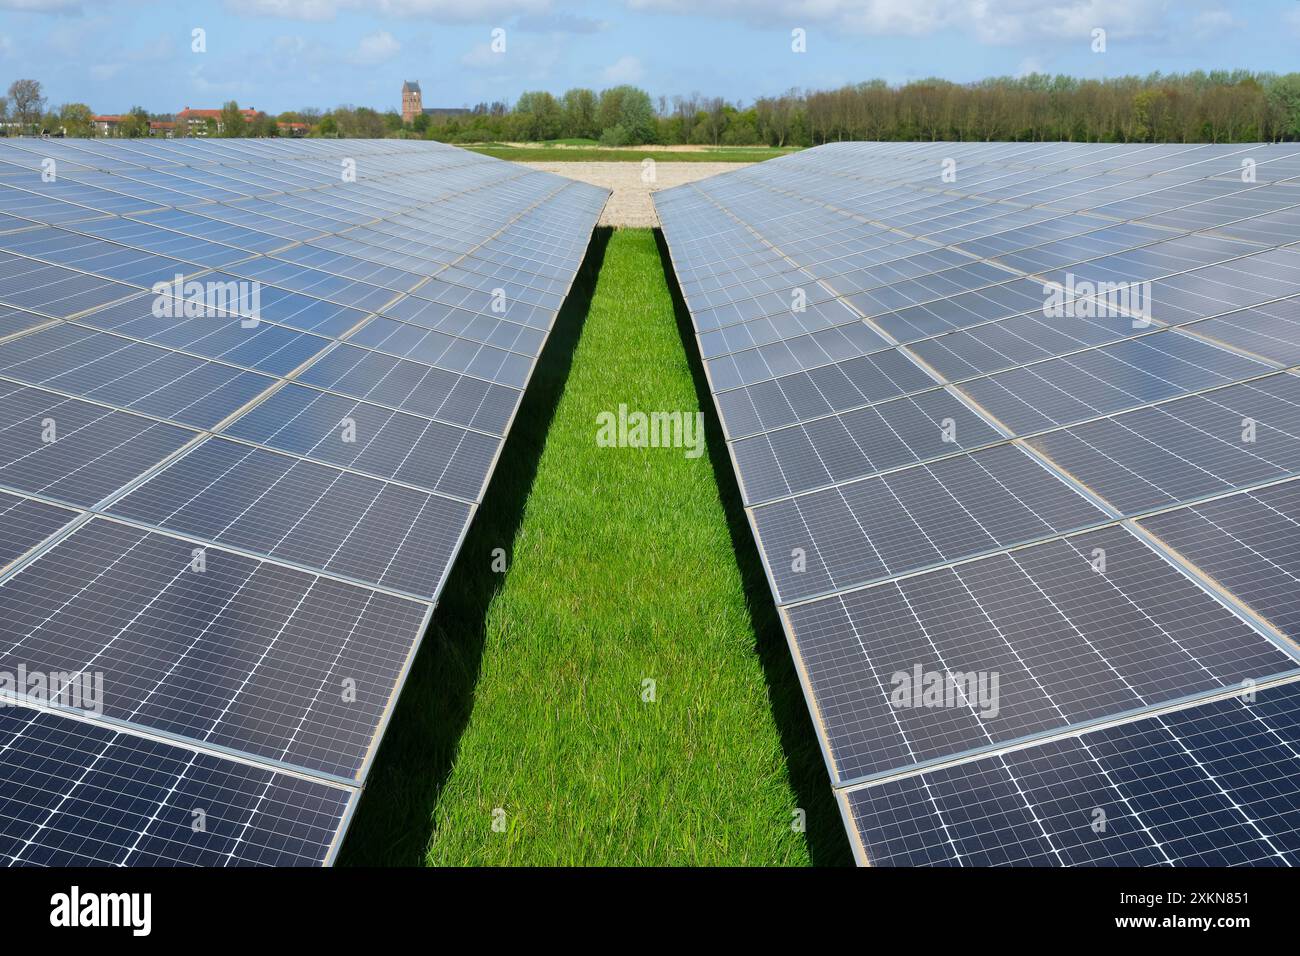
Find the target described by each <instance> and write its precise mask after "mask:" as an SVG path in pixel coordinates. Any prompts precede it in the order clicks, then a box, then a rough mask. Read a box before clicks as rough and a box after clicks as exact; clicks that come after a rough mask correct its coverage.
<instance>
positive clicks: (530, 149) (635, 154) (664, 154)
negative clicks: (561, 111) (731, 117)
mask: <svg viewBox="0 0 1300 956" xmlns="http://www.w3.org/2000/svg"><path fill="white" fill-rule="evenodd" d="M465 149H469V150H473V151H474V152H476V153H482V154H483V155H485V156H495V157H496V158H497V159H509V160H511V161H513V162H516V163H594V162H604V163H639V162H641V160H643V159H645V158H646V157H647V156H649V157H651V158H652V159H654V160H656V161H657V162H661V163H757V162H761V161H762V160H765V159H775V158H776V157H778V156H785V155H786V154H788V153H792V152H794V150H793V149H776V148H773V147H768V146H722V147H719V148H717V149H700V150H682V151H669V150H661V149H636V148H634V147H629V148H618V149H613V148H608V147H601V146H594V147H584V146H562V147H558V148H557V147H553V146H506V145H504V144H502V143H484V144H481V145H475V146H468V145H467V146H465Z"/></svg>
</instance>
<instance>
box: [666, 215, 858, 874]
mask: <svg viewBox="0 0 1300 956" xmlns="http://www.w3.org/2000/svg"><path fill="white" fill-rule="evenodd" d="M655 242H656V243H657V244H658V246H659V259H660V261H661V262H662V263H663V269H664V276H665V278H666V279H667V281H668V288H669V291H670V292H671V293H672V297H673V312H674V314H675V315H676V318H677V333H678V335H680V336H681V339H682V347H683V348H684V349H685V350H686V358H687V361H688V362H689V363H690V367H691V378H692V380H693V381H694V382H695V393H696V395H697V397H698V398H699V402H700V408H701V409H702V410H703V411H704V423H705V425H704V430H705V439H706V441H707V444H708V449H709V460H710V462H711V463H712V465H713V472H714V474H715V475H716V476H717V480H718V492H719V494H720V495H721V497H722V506H723V508H724V509H725V510H726V514H727V527H728V528H729V529H730V531H731V546H732V549H733V550H734V551H735V553H736V564H737V565H738V566H739V568H740V573H741V577H742V580H743V583H744V587H745V604H746V606H747V607H748V608H749V619H750V624H751V626H752V627H753V629H754V635H755V640H756V650H757V651H758V657H759V660H760V661H761V662H762V665H763V674H764V677H765V678H766V680H767V696H768V700H769V702H770V703H771V706H772V715H773V717H774V718H775V720H776V725H777V730H778V732H779V733H780V735H781V747H782V749H783V750H784V751H785V761H786V767H787V768H788V769H789V772H790V785H791V787H792V788H793V789H794V792H795V798H796V800H797V801H798V805H799V806H800V807H802V808H803V809H804V810H805V811H806V812H807V830H806V832H805V834H804V836H805V838H806V839H807V841H808V855H809V856H810V857H811V858H812V862H813V864H814V865H816V866H851V865H852V863H853V851H852V850H851V849H850V848H849V840H848V836H847V835H846V834H845V832H844V824H843V819H842V817H841V816H840V809H839V807H838V806H837V805H836V802H835V797H834V795H833V794H832V793H831V786H830V778H829V776H828V775H827V772H826V764H825V762H824V761H823V760H822V752H821V747H820V745H819V744H818V742H817V735H816V732H815V731H814V729H813V724H812V718H811V717H810V716H809V714H808V706H807V703H806V702H805V701H804V696H803V688H802V687H801V686H800V683H799V675H798V674H797V673H796V672H795V668H794V660H793V658H791V656H790V648H789V645H787V643H786V639H785V631H784V630H783V629H782V627H781V619H780V617H779V616H778V615H777V611H776V605H775V604H774V603H773V601H772V592H771V590H770V589H769V588H768V584H767V575H766V574H765V573H764V571H763V564H762V561H761V559H760V558H759V556H758V548H757V547H756V546H755V543H754V537H753V534H752V533H751V532H750V528H749V519H748V518H747V517H746V515H745V506H744V502H743V499H742V498H741V496H740V488H739V487H738V486H737V484H736V476H735V474H734V472H733V471H732V464H731V456H730V455H729V454H728V453H727V440H726V438H725V436H724V435H723V434H722V425H721V424H720V423H719V421H718V415H717V410H716V409H715V408H714V405H713V395H712V393H711V392H710V390H709V380H708V379H707V378H706V377H705V375H704V365H703V364H702V362H701V361H700V352H699V347H698V346H697V345H696V342H695V327H694V325H693V324H692V322H691V313H690V311H689V310H688V309H687V308H686V300H685V299H683V298H682V290H681V287H680V286H679V285H678V284H677V274H676V273H675V272H674V271H673V265H672V258H671V256H670V255H669V253H668V243H667V242H666V241H665V240H664V235H663V232H662V231H661V230H659V229H656V230H655Z"/></svg>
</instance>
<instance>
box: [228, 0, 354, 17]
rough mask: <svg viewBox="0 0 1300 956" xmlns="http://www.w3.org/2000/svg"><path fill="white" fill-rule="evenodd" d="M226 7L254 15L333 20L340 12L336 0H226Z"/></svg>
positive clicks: (233, 11) (231, 10) (233, 10)
mask: <svg viewBox="0 0 1300 956" xmlns="http://www.w3.org/2000/svg"><path fill="white" fill-rule="evenodd" d="M226 9H227V10H229V11H230V12H231V13H242V14H244V15H245V16H253V17H280V18H282V19H285V20H333V19H334V16H335V14H337V13H338V4H337V3H336V2H335V0H226Z"/></svg>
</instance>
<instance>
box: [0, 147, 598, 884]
mask: <svg viewBox="0 0 1300 956" xmlns="http://www.w3.org/2000/svg"><path fill="white" fill-rule="evenodd" d="M46 157H52V158H54V159H55V160H56V161H57V163H58V171H59V172H58V176H57V177H56V178H55V179H54V180H53V181H52V182H44V181H43V180H42V177H41V175H40V172H41V171H43V168H44V167H43V166H42V162H41V161H42V160H43V159H44V158H46ZM607 196H608V193H607V192H606V191H605V190H601V189H596V188H594V187H590V186H586V185H583V184H580V183H576V182H572V181H569V180H566V179H562V178H560V177H556V176H552V175H549V174H544V173H539V172H535V171H530V170H525V169H523V168H521V167H518V166H514V165H512V164H509V163H503V162H500V161H497V160H493V159H489V158H486V157H482V156H478V155H475V154H472V153H467V152H465V151H463V150H458V149H454V148H451V147H445V146H441V145H438V144H434V143H416V142H403V141H382V142H366V141H346V142H344V141H329V140H313V141H276V140H269V141H252V140H249V141H238V142H236V141H230V140H222V141H217V140H213V141H202V142H189V141H185V142H179V141H178V142H148V143H137V142H134V141H121V142H111V143H104V142H96V141H72V140H66V141H51V140H28V139H24V138H16V139H11V140H7V141H6V142H5V143H4V144H3V145H2V146H0V211H2V212H3V217H4V218H3V219H0V279H2V280H3V281H0V408H3V412H0V518H2V519H3V528H4V531H3V534H0V673H3V674H6V675H16V674H25V675H43V676H42V682H39V683H35V684H31V683H29V684H27V685H19V684H17V683H15V682H13V681H10V682H7V683H6V684H5V685H4V688H3V689H2V690H0V695H2V696H4V697H5V701H4V702H5V703H7V704H12V706H6V707H4V708H3V709H0V789H3V791H4V797H3V799H0V856H3V857H5V858H6V861H7V862H10V863H22V864H40V865H62V864H115V865H178V864H197V865H244V864H249V865H321V864H327V863H329V862H331V861H332V860H333V858H334V854H335V853H336V852H337V849H338V846H339V842H340V841H341V839H342V835H343V831H344V829H345V827H346V825H347V821H348V819H349V817H350V814H351V811H352V808H353V807H354V806H355V803H356V800H357V795H358V793H359V790H360V787H361V786H362V785H363V784H364V781H365V778H366V774H367V771H368V769H369V767H370V765H371V762H372V761H373V758H374V754H375V750H376V748H377V747H378V745H379V741H380V738H381V736H382V733H383V730H384V727H385V725H386V723H387V720H388V716H389V714H390V713H391V711H392V707H393V704H394V702H395V700H396V697H397V695H398V693H399V692H400V690H401V686H402V683H403V681H404V679H405V676H406V673H407V671H408V669H409V667H410V664H411V661H412V659H413V657H414V654H415V653H416V650H417V648H418V646H419V642H420V638H421V635H422V632H423V630H424V628H425V626H426V624H427V622H428V620H429V618H430V616H431V614H432V611H433V606H434V604H435V602H436V600H437V598H438V596H439V594H440V593H441V590H442V587H443V584H444V582H445V580H446V577H447V573H448V571H449V570H450V567H451V564H452V562H453V561H454V560H455V557H456V552H457V550H458V549H459V547H460V544H461V542H462V540H463V538H464V535H465V532H466V529H467V527H468V524H469V522H470V520H471V519H472V517H473V515H474V513H475V510H476V508H477V507H478V505H479V503H480V502H481V500H482V497H483V494H484V491H485V489H486V487H487V483H488V481H489V479H490V476H491V472H492V469H493V467H494V465H495V462H496V457H497V454H498V452H499V449H500V447H501V444H502V442H503V440H504V437H505V435H506V432H507V430H508V428H509V425H510V422H511V421H512V419H513V417H514V413H515V410H516V409H517V407H518V405H519V402H520V401H521V400H522V396H523V390H524V388H525V387H526V386H527V383H528V379H529V377H530V375H531V372H532V369H533V366H534V363H535V361H536V359H537V357H538V355H539V354H540V353H541V351H542V348H543V345H544V343H545V340H546V336H547V333H548V332H549V330H550V327H551V325H552V323H553V322H554V320H555V317H556V314H557V313H558V311H559V308H560V306H561V304H562V303H563V301H564V298H565V296H566V294H567V292H568V288H569V285H570V284H571V282H572V281H573V278H574V276H575V274H576V272H577V269H578V267H579V265H580V263H581V260H582V258H583V256H584V255H585V252H586V247H587V244H588V241H589V239H590V235H591V230H592V228H593V226H594V225H595V222H596V219H597V218H598V216H599V214H600V210H601V208H602V206H603V204H604V202H605V199H606V198H607ZM196 283H197V285H196ZM196 290H197V291H196ZM380 312H384V313H385V316H384V317H382V318H381V317H379V316H378V314H377V313H380ZM408 318H409V319H411V320H413V321H407V319H408ZM86 682H90V683H89V684H88V685H87V686H89V687H91V688H98V690H97V691H96V692H95V693H94V694H93V695H92V696H93V698H94V699H93V700H87V699H85V697H84V695H82V696H81V697H79V696H78V693H79V692H80V691H81V689H82V688H83V684H86ZM96 682H97V683H96ZM200 818H201V819H202V824H203V825H202V826H196V825H195V821H196V820H198V819H200Z"/></svg>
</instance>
